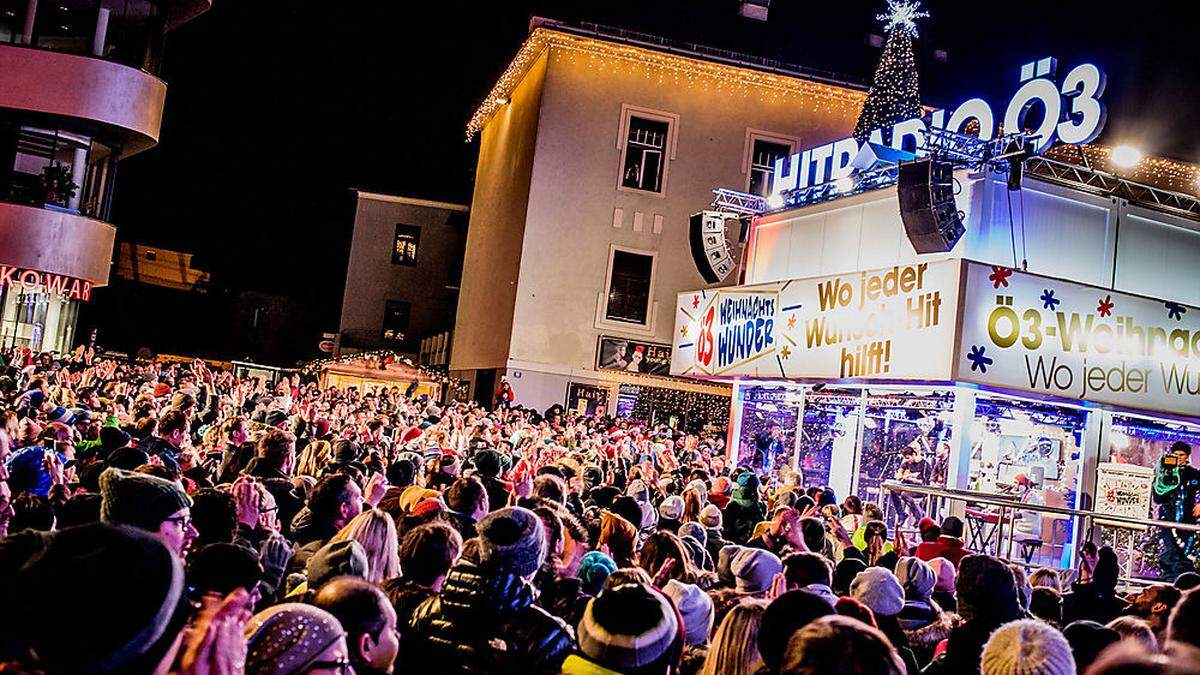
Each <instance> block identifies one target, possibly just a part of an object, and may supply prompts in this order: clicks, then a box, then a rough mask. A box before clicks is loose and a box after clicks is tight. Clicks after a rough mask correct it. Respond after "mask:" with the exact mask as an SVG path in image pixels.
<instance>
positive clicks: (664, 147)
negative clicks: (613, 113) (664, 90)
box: [617, 105, 679, 195]
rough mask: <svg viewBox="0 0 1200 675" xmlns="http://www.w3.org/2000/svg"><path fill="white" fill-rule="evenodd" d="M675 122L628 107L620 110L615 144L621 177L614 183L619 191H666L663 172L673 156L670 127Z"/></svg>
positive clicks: (667, 115) (668, 116)
mask: <svg viewBox="0 0 1200 675" xmlns="http://www.w3.org/2000/svg"><path fill="white" fill-rule="evenodd" d="M678 119H679V118H678V116H677V115H672V114H670V113H660V112H656V111H652V110H643V109H641V108H634V107H632V106H628V105H627V106H624V107H623V108H622V117H621V134H620V136H619V137H618V143H617V147H618V148H620V149H621V175H620V180H619V181H618V183H617V184H618V185H619V186H620V187H621V188H622V189H625V190H638V191H640V192H651V193H654V194H659V195H661V194H663V193H664V192H665V191H666V185H667V169H668V168H669V166H670V162H671V159H673V157H674V154H675V131H674V124H675V122H676V121H677V120H678Z"/></svg>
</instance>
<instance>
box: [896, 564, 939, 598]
mask: <svg viewBox="0 0 1200 675" xmlns="http://www.w3.org/2000/svg"><path fill="white" fill-rule="evenodd" d="M896 581H899V582H900V586H901V588H903V589H904V597H905V598H906V599H908V600H928V599H929V596H930V595H931V594H932V593H933V587H934V586H935V585H937V573H936V572H934V571H933V567H932V566H931V565H930V564H929V563H927V562H925V561H924V560H921V559H920V558H913V557H911V556H906V557H904V558H901V559H900V560H899V562H897V563H896Z"/></svg>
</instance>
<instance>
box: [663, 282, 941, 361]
mask: <svg viewBox="0 0 1200 675" xmlns="http://www.w3.org/2000/svg"><path fill="white" fill-rule="evenodd" d="M959 269H960V263H959V261H957V260H945V261H939V262H930V263H915V264H911V265H898V266H895V267H888V268H884V269H878V270H867V271H861V272H848V273H846V274H839V275H834V276H826V277H812V278H808V279H795V280H792V281H785V282H778V283H770V284H757V285H754V286H739V287H734V288H723V289H715V290H712V291H695V292H689V293H681V294H680V295H679V297H678V301H677V307H676V311H675V350H674V354H673V355H672V359H671V374H673V375H709V376H729V377H736V376H751V377H784V378H805V377H807V378H818V379H859V380H947V379H949V378H950V375H951V369H952V366H953V363H952V357H951V352H952V351H953V345H954V326H955V317H956V316H957V303H958V279H959Z"/></svg>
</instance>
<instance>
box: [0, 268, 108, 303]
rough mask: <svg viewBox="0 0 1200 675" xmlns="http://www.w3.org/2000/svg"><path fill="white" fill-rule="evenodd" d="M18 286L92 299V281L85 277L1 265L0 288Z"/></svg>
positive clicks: (29, 289)
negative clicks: (78, 277) (77, 277)
mask: <svg viewBox="0 0 1200 675" xmlns="http://www.w3.org/2000/svg"><path fill="white" fill-rule="evenodd" d="M3 288H17V289H24V290H26V291H30V292H39V293H49V294H51V295H60V296H62V297H64V298H66V299H67V300H83V301H87V300H91V299H92V282H90V281H84V280H83V279H75V278H73V277H68V276H64V275H62V274H51V273H49V272H39V271H38V270H30V269H25V268H23V267H13V266H12V265H0V289H3Z"/></svg>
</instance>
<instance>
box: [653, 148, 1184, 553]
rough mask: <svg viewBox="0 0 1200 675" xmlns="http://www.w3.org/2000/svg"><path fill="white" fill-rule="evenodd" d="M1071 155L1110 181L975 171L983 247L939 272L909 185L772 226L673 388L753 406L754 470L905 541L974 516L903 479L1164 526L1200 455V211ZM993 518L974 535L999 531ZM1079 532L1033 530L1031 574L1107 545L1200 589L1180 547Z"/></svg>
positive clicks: (683, 298) (946, 255)
mask: <svg viewBox="0 0 1200 675" xmlns="http://www.w3.org/2000/svg"><path fill="white" fill-rule="evenodd" d="M863 147H864V148H865V147H867V146H866V144H864V146H863ZM875 149H876V150H877V148H875ZM1063 149H1065V150H1069V153H1061V152H1060V153H1057V154H1054V155H1052V156H1053V157H1059V158H1061V157H1063V156H1064V155H1070V156H1073V157H1076V158H1079V157H1082V156H1085V153H1087V154H1090V155H1092V159H1093V162H1092V163H1091V167H1083V166H1081V165H1078V164H1076V163H1072V162H1071V161H1069V160H1065V159H1051V158H1050V157H1039V156H1037V155H1034V156H1033V157H1031V158H1028V159H1027V160H1026V162H1025V166H1024V168H1025V172H1024V175H1023V176H1018V178H1017V180H1016V181H1012V180H1011V179H1010V177H1009V175H1008V170H1005V169H1004V168H1003V167H999V168H998V167H997V166H996V165H995V164H987V163H984V164H983V165H981V166H975V167H972V168H970V169H964V168H961V167H957V170H954V171H953V181H954V183H955V189H954V197H953V200H954V204H955V206H956V208H957V210H958V211H959V216H960V218H961V223H962V227H963V231H962V235H961V237H960V238H958V239H957V241H952V242H949V243H948V246H947V248H948V249H949V250H948V251H947V252H941V253H932V254H919V253H917V251H916V249H915V248H914V243H913V241H911V237H910V235H909V234H908V233H906V227H905V218H904V216H902V213H901V205H900V200H899V199H898V189H897V186H896V184H895V180H893V181H891V184H890V185H888V184H884V185H882V186H875V185H863V184H862V183H858V184H854V183H850V182H849V181H856V180H859V178H860V177H859V176H856V175H855V173H854V172H853V171H852V172H850V173H849V174H846V173H843V174H842V176H841V177H838V178H836V180H838V181H840V182H842V184H841V185H836V186H831V189H830V190H829V193H831V194H827V195H826V196H825V197H824V198H820V199H811V200H808V201H807V203H804V204H801V205H793V206H790V207H785V208H782V209H779V210H776V211H774V212H769V213H766V214H765V215H760V216H758V217H755V218H753V220H752V222H751V224H750V229H749V235H748V240H747V242H746V245H745V250H744V251H743V252H742V255H741V259H742V268H743V271H742V277H743V279H742V280H743V283H742V284H741V285H736V286H725V287H718V288H705V289H697V290H695V291H690V292H685V293H681V294H680V295H679V296H678V304H677V307H676V308H675V339H674V347H675V349H674V354H673V358H672V364H671V374H672V375H681V376H687V377H695V378H702V379H708V380H720V381H727V382H731V383H732V384H733V385H734V393H733V397H732V411H731V421H730V439H729V447H730V449H731V454H735V457H733V458H732V459H735V460H736V461H737V462H739V463H741V464H745V465H750V466H755V467H761V466H762V465H763V463H764V461H765V462H766V463H767V464H769V465H770V464H773V465H774V467H775V468H778V467H779V466H786V465H790V466H793V467H797V468H799V469H801V470H802V472H803V480H804V483H805V485H806V486H813V485H828V486H830V487H832V488H833V489H834V490H835V492H836V493H837V495H838V496H839V498H841V497H844V496H845V495H848V494H857V495H858V496H860V497H861V498H862V499H863V500H864V501H867V500H871V501H875V502H878V503H879V504H880V505H881V506H883V507H884V509H885V514H886V518H887V520H888V521H889V524H894V523H896V522H898V521H907V522H908V523H910V524H911V523H912V522H914V521H915V520H916V519H917V518H918V517H919V515H925V514H926V513H930V514H931V515H934V516H935V517H937V516H938V515H946V513H947V512H948V511H947V509H951V508H956V507H954V506H952V505H950V504H949V503H947V502H941V503H936V502H935V503H932V504H931V503H929V500H931V499H933V498H932V497H912V498H907V499H905V498H900V497H899V496H898V495H893V494H892V493H891V492H890V491H885V490H883V489H882V488H881V483H883V482H884V481H896V480H907V481H909V482H912V483H916V484H919V485H925V486H933V487H946V488H953V489H956V490H970V491H975V492H979V493H991V494H997V495H1006V496H1007V497H1008V498H1010V499H1013V500H1017V499H1019V500H1020V501H1021V502H1023V503H1026V504H1029V505H1031V506H1032V505H1047V506H1060V507H1066V508H1073V509H1094V510H1096V511H1098V512H1103V513H1112V514H1117V515H1124V516H1129V517H1134V518H1147V517H1157V509H1156V508H1154V504H1153V502H1152V498H1151V495H1152V492H1153V488H1152V485H1153V482H1154V471H1155V469H1154V468H1155V467H1157V466H1158V465H1159V463H1160V462H1161V461H1162V457H1163V456H1164V455H1167V454H1169V448H1170V447H1171V445H1172V444H1173V443H1175V442H1176V441H1183V442H1186V443H1189V444H1191V445H1193V446H1196V447H1198V448H1200V309H1197V306H1200V277H1198V276H1197V275H1196V272H1195V271H1196V270H1197V269H1200V215H1191V213H1195V214H1200V208H1197V209H1196V210H1195V211H1193V212H1191V213H1188V212H1187V211H1186V209H1176V208H1163V206H1162V204H1161V203H1160V202H1158V201H1155V202H1154V203H1150V202H1151V201H1152V200H1150V199H1149V198H1143V197H1139V196H1138V195H1137V194H1134V193H1130V192H1125V193H1118V192H1117V191H1115V190H1113V189H1111V188H1108V189H1098V188H1096V186H1095V185H1091V184H1089V180H1088V177H1089V175H1093V174H1096V173H1099V174H1101V175H1102V176H1104V175H1108V176H1109V177H1110V178H1114V180H1118V179H1116V178H1115V177H1113V176H1112V174H1104V170H1105V167H1106V164H1105V163H1104V162H1105V159H1106V158H1107V149H1104V148H1098V147H1096V146H1071V147H1069V148H1056V150H1063ZM876 154H882V153H879V152H876ZM825 156H826V158H828V155H825ZM860 156H861V155H860ZM791 159H792V161H793V162H796V161H800V162H810V161H817V160H812V159H811V155H810V154H809V153H808V152H807V151H806V153H804V154H800V153H798V154H797V155H793V156H792V158H791ZM1171 164H1172V165H1173V166H1175V167H1179V170H1180V171H1184V172H1188V171H1190V172H1191V174H1190V175H1191V176H1193V177H1194V176H1195V172H1196V167H1194V166H1191V165H1184V164H1177V163H1171ZM810 168H812V167H810ZM827 168H828V167H827ZM875 168H878V165H876V166H875ZM791 169H792V170H795V166H794V165H793V166H792V167H791ZM1068 169H1069V170H1068ZM787 171H788V167H785V166H777V172H778V173H786V172H787ZM813 171H815V169H813ZM1151 174H1152V172H1151V171H1150V169H1149V168H1146V169H1145V172H1144V173H1143V174H1142V175H1141V176H1140V177H1141V179H1142V180H1143V181H1145V182H1146V183H1147V184H1149V183H1150V182H1151V180H1152V178H1154V176H1153V175H1151ZM826 176H827V177H830V176H831V174H830V173H829V172H827V173H826ZM1193 179H1194V178H1193ZM1124 180H1125V182H1126V183H1130V182H1131V181H1129V180H1128V179H1124ZM810 183H811V181H810ZM1014 183H1015V184H1014ZM1134 185H1137V186H1140V187H1143V188H1145V187H1148V185H1146V184H1141V183H1134ZM800 187H801V188H804V184H803V182H802V183H801V185H800ZM1126 187H1127V188H1128V187H1129V186H1128V185H1126ZM1194 189H1195V188H1194V187H1193V188H1192V190H1191V191H1192V192H1194ZM797 192H803V190H802V189H801V190H799V191H797V190H793V192H792V194H793V195H795V194H796V193H797ZM839 192H841V193H844V194H845V196H839V195H838V193H839ZM785 194H787V193H785ZM809 194H811V190H810V191H809ZM1155 194H1156V195H1157V197H1161V196H1162V195H1164V194H1166V195H1174V196H1175V197H1178V198H1186V199H1190V200H1192V201H1191V202H1189V203H1190V204H1193V205H1194V203H1195V197H1194V196H1191V195H1189V194H1181V193H1173V192H1169V191H1167V190H1162V189H1159V190H1158V193H1155ZM789 201H791V202H792V203H793V204H795V201H796V200H789ZM1010 214H1011V215H1010ZM1191 461H1192V463H1193V464H1200V451H1198V452H1196V453H1195V454H1194V455H1193V456H1192V458H1191ZM957 509H958V510H957V511H956V513H960V514H961V512H962V507H961V505H960V506H958V507H957ZM967 511H968V513H967V515H968V516H970V515H971V510H970V506H969V505H968V506H967ZM984 511H985V512H984V513H982V514H979V513H976V514H975V515H974V518H973V519H971V518H969V519H968V523H967V525H968V530H969V534H970V536H974V537H976V538H978V537H979V535H980V530H983V534H984V535H987V528H988V527H989V526H990V527H992V528H994V527H995V518H992V519H991V520H990V521H989V520H988V517H989V514H988V513H986V509H985V510H984ZM935 512H936V513H935ZM1012 513H1013V511H1012V510H1010V511H1009V514H1010V516H1011V514H1012ZM918 514H919V515H918ZM1079 520H1081V519H1080V518H1079V517H1076V516H1071V515H1061V514H1053V513H1038V512H1036V511H1031V510H1018V513H1017V515H1016V516H1015V518H1013V520H1012V521H1011V522H1009V527H1010V528H1011V532H1012V535H1013V539H1014V540H1016V541H1017V542H1030V544H1031V545H1030V546H1028V547H1025V548H1024V550H1023V552H1022V555H1024V556H1025V559H1026V562H1028V563H1029V564H1031V565H1048V566H1052V567H1064V568H1065V567H1068V566H1071V565H1072V564H1073V562H1074V556H1075V544H1076V543H1078V542H1079V541H1081V540H1086V539H1088V538H1089V537H1091V536H1092V533H1094V532H1097V531H1099V532H1100V533H1101V536H1102V538H1103V540H1104V541H1106V542H1109V543H1113V544H1114V546H1115V548H1117V550H1118V551H1119V554H1120V555H1121V556H1122V560H1123V563H1124V564H1125V566H1126V567H1125V571H1126V573H1127V574H1129V575H1131V576H1140V577H1157V576H1160V575H1167V574H1175V573H1177V571H1178V570H1179V569H1182V567H1180V566H1181V565H1184V566H1186V567H1190V562H1189V561H1187V560H1173V559H1172V553H1171V552H1167V551H1164V550H1163V548H1164V546H1166V544H1165V543H1164V541H1163V540H1162V538H1161V537H1160V534H1159V533H1160V532H1164V531H1166V530H1162V529H1160V528H1137V527H1128V526H1124V527H1100V528H1097V529H1096V530H1090V532H1089V533H1084V532H1082V531H1081V530H1082V526H1081V525H1080V523H1079V522H1077V521H1079ZM1171 532H1176V533H1177V534H1178V537H1177V538H1176V543H1177V544H1178V545H1179V547H1180V550H1185V549H1188V548H1189V547H1190V545H1191V537H1190V536H1189V533H1187V532H1183V531H1177V530H1171ZM1179 537H1181V538H1183V540H1180V539H1179ZM967 543H968V546H969V545H971V543H972V542H971V541H970V540H968V542H967ZM1034 543H1036V545H1033V544H1034ZM1010 550H1011V551H1012V552H1013V554H1014V555H1013V557H1016V555H1015V554H1016V553H1017V548H1016V547H1015V546H1014V547H1013V548H1012V549H1010ZM1176 552H1179V551H1176ZM1160 558H1161V561H1162V566H1163V567H1170V569H1160ZM1175 558H1180V556H1175Z"/></svg>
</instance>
